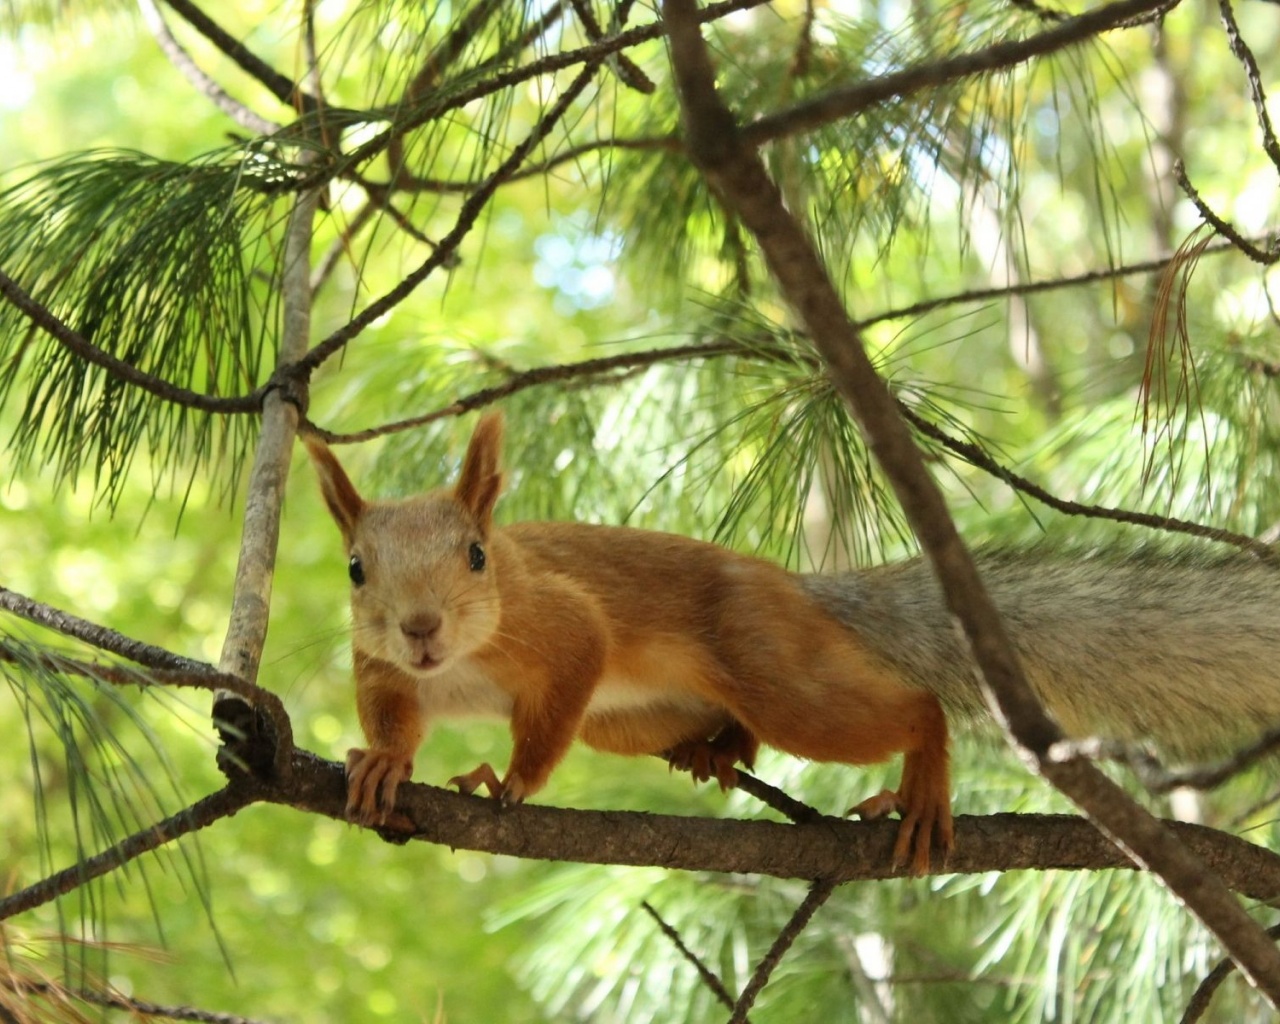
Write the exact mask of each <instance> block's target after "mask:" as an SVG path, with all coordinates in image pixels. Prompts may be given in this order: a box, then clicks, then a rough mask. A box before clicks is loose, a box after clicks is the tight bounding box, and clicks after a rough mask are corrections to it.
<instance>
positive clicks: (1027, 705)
mask: <svg viewBox="0 0 1280 1024" xmlns="http://www.w3.org/2000/svg"><path fill="white" fill-rule="evenodd" d="M1139 6H1140V5H1139V4H1136V3H1133V2H1132V0H1130V2H1127V3H1121V4H1116V5H1112V7H1111V8H1109V10H1111V11H1112V12H1113V13H1114V12H1115V11H1116V10H1121V9H1123V10H1125V12H1126V17H1127V16H1131V15H1133V14H1136V13H1140V11H1139V10H1136V9H1135V8H1138V7H1139ZM695 13H696V6H695V4H694V3H693V0H665V2H664V4H663V18H664V21H665V22H666V24H667V26H668V32H669V36H670V39H671V55H672V64H673V67H674V71H675V78H676V83H677V90H678V93H679V96H680V103H681V109H682V112H683V117H684V122H685V125H686V136H687V140H688V143H687V144H688V148H689V151H690V154H691V157H692V158H693V160H694V161H695V163H696V164H697V165H698V166H699V168H700V169H701V170H702V172H703V173H704V174H705V175H706V177H707V179H708V181H709V183H710V184H711V186H712V187H713V188H715V189H716V190H717V192H718V193H719V194H720V195H721V197H722V198H723V199H724V201H725V202H726V204H727V205H728V206H729V208H730V209H732V210H734V211H735V212H736V213H737V214H738V215H739V216H740V217H741V219H742V221H743V223H744V224H745V225H746V226H747V227H748V228H749V229H750V230H751V231H752V233H753V234H754V235H755V236H756V238H757V240H758V241H759V243H760V246H761V249H762V250H763V252H764V255H765V259H766V262H767V263H768V265H769V269H770V272H771V274H772V275H773V277H774V278H775V279H776V280H777V282H778V284H779V285H780V287H781V289H782V292H783V294H784V296H785V297H786V299H787V301H788V303H789V304H790V305H791V306H792V307H793V308H794V309H795V311H796V313H797V314H798V316H799V317H800V319H801V321H802V322H803V323H804V324H805V326H806V328H807V329H808V331H809V333H810V335H811V337H812V338H813V341H814V344H815V346H816V347H817V348H818V350H819V352H820V353H821V354H822V357H823V359H824V361H825V362H826V363H827V364H828V366H829V367H830V370H831V374H832V377H833V380H834V382H835V384H836V387H837V388H838V389H839V390H840V392H841V393H842V394H843V395H844V397H845V399H846V400H847V401H848V403H849V405H850V407H851V408H852V409H853V410H854V412H855V415H856V416H857V418H858V420H859V422H860V424H861V426H862V429H863V431H864V433H865V434H866V435H867V438H868V443H869V445H870V447H871V449H872V451H873V452H874V453H875V455H876V458H877V460H878V461H879V463H880V466H881V468H882V469H883V471H884V473H885V475H886V476H887V477H888V478H889V480H890V482H891V483H892V485H893V487H894V490H895V492H896V493H897V495H898V499H899V501H900V502H901V503H902V506H903V510H904V512H905V513H906V515H907V517H908V519H909V520H910V522H911V525H912V528H913V529H914V531H915V533H916V536H917V537H918V538H919V540H920V543H921V546H922V548H923V549H924V552H925V554H926V555H927V557H928V558H929V560H930V562H931V563H932V564H933V566H934V569H935V572H936V574H937V577H938V580H939V583H940V584H941V586H942V589H943V593H944V595H945V598H946V601H947V606H948V608H949V609H950V611H951V613H952V614H953V615H954V616H956V618H957V619H958V620H959V622H960V624H961V626H962V628H963V629H964V632H965V634H966V636H967V638H968V640H969V644H970V647H971V650H972V653H973V656H974V660H975V661H976V663H977V665H978V668H979V670H980V672H981V674H982V677H983V680H984V686H985V691H986V693H987V699H988V701H989V702H991V703H992V704H993V706H994V708H995V709H996V710H997V711H998V714H999V716H1000V720H1001V721H1002V722H1003V723H1004V724H1005V726H1006V728H1007V731H1008V733H1009V734H1010V735H1011V736H1012V737H1013V738H1014V739H1015V740H1016V741H1017V743H1018V745H1019V746H1020V747H1021V748H1022V749H1023V750H1025V751H1026V752H1027V753H1028V754H1030V755H1031V756H1032V757H1033V758H1034V759H1035V763H1036V764H1037V767H1038V768H1039V770H1040V772H1041V773H1042V774H1043V775H1044V776H1045V777H1046V778H1047V779H1048V780H1049V781H1050V782H1051V783H1052V784H1053V785H1054V786H1056V787H1057V788H1058V789H1059V790H1061V791H1062V792H1063V793H1064V794H1066V795H1067V796H1068V797H1070V798H1071V799H1072V800H1073V801H1074V802H1076V803H1077V805H1078V806H1080V807H1081V808H1083V809H1084V810H1085V811H1086V813H1088V815H1089V817H1090V819H1091V820H1092V821H1093V822H1095V823H1096V824H1097V825H1098V827H1099V828H1101V829H1103V830H1104V831H1105V832H1106V833H1107V834H1109V835H1110V836H1112V837H1114V838H1115V840H1116V842H1117V844H1118V845H1121V846H1123V848H1124V849H1126V850H1128V851H1131V853H1132V855H1133V856H1134V857H1135V859H1136V860H1138V861H1139V862H1140V863H1142V864H1143V865H1144V866H1145V867H1146V868H1148V869H1149V870H1151V871H1153V872H1154V873H1155V874H1157V875H1158V876H1159V877H1160V879H1161V880H1162V881H1163V882H1164V883H1165V884H1166V885H1168V886H1169V887H1170V888H1171V889H1172V890H1173V891H1174V892H1175V893H1177V894H1178V895H1179V896H1180V897H1181V898H1182V899H1183V900H1184V901H1185V903H1186V904H1187V906H1188V908H1189V909H1190V910H1192V912H1194V913H1195V914H1196V915H1197V916H1198V917H1199V918H1200V920H1201V921H1202V922H1204V924H1205V925H1206V926H1207V927H1208V928H1209V929H1210V930H1211V931H1213V933H1214V934H1215V935H1216V936H1217V937H1218V939H1219V940H1220V941H1221V942H1222V943H1223V944H1224V946H1225V948H1226V949H1227V950H1228V951H1229V952H1230V954H1231V956H1232V958H1233V959H1235V960H1236V961H1237V962H1238V963H1240V964H1241V965H1242V967H1243V969H1244V970H1246V972H1247V973H1248V974H1249V976H1250V977H1251V979H1252V980H1253V981H1254V983H1255V984H1257V985H1258V986H1259V988H1260V989H1261V990H1262V991H1263V992H1264V993H1265V994H1266V996H1267V998H1268V999H1269V1000H1270V1001H1271V1002H1272V1004H1273V1005H1276V1006H1278V1007H1280V953H1278V952H1277V950H1276V949H1275V947H1274V946H1273V945H1272V943H1271V942H1270V941H1269V940H1268V939H1267V937H1266V936H1265V935H1264V934H1263V933H1262V931H1261V929H1260V928H1258V926H1257V925H1256V923H1255V922H1254V921H1253V920H1252V919H1251V918H1249V916H1248V915H1247V914H1246V913H1244V911H1243V910H1242V909H1241V908H1240V906H1239V905H1238V904H1237V903H1236V902H1235V900H1234V898H1233V897H1232V896H1231V894H1230V893H1229V892H1228V890H1227V888H1226V886H1224V885H1223V884H1221V882H1220V880H1218V879H1215V878H1214V877H1213V876H1212V874H1211V873H1209V872H1207V871H1206V869H1205V866H1204V865H1203V864H1201V863H1200V862H1199V861H1198V860H1197V858H1196V857H1195V856H1194V854H1192V853H1191V852H1190V851H1189V850H1187V849H1186V848H1185V847H1184V846H1182V845H1181V844H1179V843H1178V842H1177V840H1176V839H1175V838H1173V837H1172V836H1171V835H1170V834H1169V833H1168V832H1167V831H1166V830H1165V829H1163V828H1162V827H1161V825H1160V823H1159V822H1157V821H1156V819H1155V818H1153V817H1151V816H1150V815H1148V814H1146V812H1144V811H1143V810H1142V809H1141V808H1140V807H1139V806H1138V805H1137V804H1136V803H1135V802H1134V801H1133V800H1131V799H1130V798H1129V797H1128V796H1127V795H1126V794H1125V793H1124V792H1123V791H1122V790H1121V789H1120V788H1119V787H1118V786H1116V785H1115V784H1114V783H1112V782H1111V781H1110V780H1109V779H1108V778H1107V777H1106V776H1105V775H1103V774H1102V773H1101V772H1100V771H1099V770H1098V768H1097V767H1096V766H1095V765H1094V764H1093V763H1092V762H1090V761H1088V760H1087V759H1083V758H1077V759H1074V760H1071V761H1068V762H1065V763H1060V762H1054V761H1052V760H1050V759H1049V758H1048V757H1047V756H1046V752H1047V751H1048V750H1049V748H1050V747H1051V746H1052V745H1053V744H1054V743H1056V742H1059V741H1061V740H1062V739H1063V738H1064V737H1063V734H1062V732H1061V730H1060V729H1059V728H1058V726H1057V725H1056V724H1055V723H1054V722H1053V721H1052V719H1050V718H1049V717H1048V716H1047V715H1046V713H1045V711H1044V708H1043V707H1042V705H1041V704H1040V702H1039V700H1038V699H1037V698H1036V696H1035V694H1034V692H1033V691H1032V690H1031V687H1030V686H1029V684H1028V683H1027V680H1026V677H1025V676H1024V674H1023V672H1022V669H1021V666H1020V665H1019V663H1018V661H1017V659H1016V657H1015V656H1014V654H1013V652H1012V648H1011V646H1010V643H1009V639H1008V636H1007V635H1006V633H1005V630H1004V627H1003V624H1002V622H1001V620H1000V616H999V613H998V612H997V610H996V608H995V605H994V603H993V602H992V601H991V598H990V595H989V594H988V593H987V591H986V588H985V587H984V586H983V584H982V580H981V578H980V577H979V575H978V572H977V569H976V567H975V565H974V562H973V559H972V558H971V556H970V555H969V553H968V551H967V550H966V549H965V547H964V544H963V542H962V541H961V539H960V536H959V534H958V533H957V532H956V528H955V524H954V523H953V522H952V520H951V517H950V514H949V512H948V510H947V507H946V503H945V501H944V500H943V498H942V495H941V492H940V491H939V490H938V488H937V486H936V484H935V483H934V482H933V480H932V479H931V478H930V476H929V474H928V472H927V470H926V469H925V466H924V462H923V459H922V457H921V454H920V452H919V450H918V449H917V448H916V445H915V442H914V441H913V439H912V435H911V432H910V430H909V428H908V427H907V424H906V422H905V421H904V420H903V419H902V417H901V416H900V415H899V413H898V411H897V408H896V404H895V401H894V398H893V396H892V394H891V393H890V391H889V389H888V387H887V386H886V384H885V383H884V381H883V380H881V379H880V377H879V376H878V374H877V373H876V371H875V368H874V366H873V365H872V364H871V361H870V360H869V358H868V357H867V354H866V352H865V350H864V348H863V345H862V339H861V337H860V336H859V334H858V332H857V331H856V329H854V328H853V326H852V324H851V323H850V320H849V317H848V314H847V313H846V311H845V308H844V306H843V304H842V302H841V301H840V298H839V296H838V295H837V293H836V290H835V288H834V286H833V285H832V283H831V281H830V278H829V276H828V274H827V271H826V268H825V266H824V265H823V263H822V261H821V259H820V258H819V256H818V254H817V252H816V250H815V249H814V247H813V245H812V243H811V242H810V240H809V238H808V236H807V235H806V233H805V232H804V230H803V228H802V227H801V226H800V225H799V224H798V223H797V221H796V220H795V219H794V217H793V216H792V214H791V213H790V212H789V211H788V210H787V209H786V208H785V206H784V205H783V203H782V200H781V196H780V194H779V192H778V190H777V187H776V186H775V185H774V183H773V182H772V181H771V180H770V178H769V177H768V174H767V172H766V171H765V168H764V165H763V163H762V162H761V161H760V159H759V157H758V155H757V154H756V153H755V151H754V150H750V149H748V148H747V145H746V144H745V143H744V141H743V140H742V139H741V137H740V136H739V132H738V128H737V125H736V123H735V121H734V117H733V115H732V113H731V112H730V111H729V110H728V108H727V107H725V106H724V104H723V102H722V101H721V99H720V97H719V95H718V93H717V91H716V86H715V72H714V70H713V68H712V65H711V62H710V58H709V56H708V53H707V48H706V45H705V43H704V42H703V39H702V37H701V34H700V31H699V28H698V25H697V22H696V20H695V18H694V15H695ZM1086 17H1087V16H1086ZM1077 21H1078V19H1077ZM814 877H825V876H814Z"/></svg>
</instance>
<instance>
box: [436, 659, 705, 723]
mask: <svg viewBox="0 0 1280 1024" xmlns="http://www.w3.org/2000/svg"><path fill="white" fill-rule="evenodd" d="M647 682H648V681H647V680H641V679H635V678H631V677H627V676H605V677H604V678H603V679H601V680H600V682H599V683H598V684H597V685H596V688H595V690H594V692H593V693H592V695H591V700H590V702H589V703H588V705H587V709H586V713H587V714H588V715H598V714H608V713H610V712H628V711H643V710H645V709H646V708H654V707H659V706H661V707H670V706H672V705H673V704H674V705H677V706H681V707H686V708H687V709H688V710H695V709H702V708H706V707H708V706H709V705H707V702H706V701H704V700H703V699H702V698H700V697H698V696H696V695H695V694H692V693H687V692H683V693H682V692H680V691H678V690H676V691H672V690H671V689H669V688H668V689H666V690H662V689H657V688H654V687H653V686H652V685H651V684H650V685H646V683H647ZM418 696H419V699H420V700H421V701H422V709H423V711H424V712H426V714H427V715H429V716H431V717H435V716H437V715H444V716H447V717H455V716H464V715H481V716H489V717H496V718H508V717H510V715H511V708H512V704H513V698H512V696H511V694H510V693H509V692H508V691H507V690H505V689H503V688H502V687H501V686H499V685H498V684H497V683H496V682H495V681H494V680H493V678H492V677H491V676H490V675H489V674H488V673H486V672H485V671H483V670H482V669H481V668H479V667H478V666H476V665H475V664H473V663H472V662H468V661H462V662H459V663H458V664H456V665H454V666H452V667H450V668H448V669H446V670H445V671H444V672H440V673H438V674H436V675H433V676H429V677H428V678H426V679H420V680H419V681H418Z"/></svg>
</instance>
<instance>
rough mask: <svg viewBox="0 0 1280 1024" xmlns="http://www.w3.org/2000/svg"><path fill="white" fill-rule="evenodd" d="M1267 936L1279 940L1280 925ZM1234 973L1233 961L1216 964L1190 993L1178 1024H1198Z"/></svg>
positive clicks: (1273, 927) (1268, 931)
mask: <svg viewBox="0 0 1280 1024" xmlns="http://www.w3.org/2000/svg"><path fill="white" fill-rule="evenodd" d="M1267 935H1268V936H1269V937H1270V938H1272V939H1280V925H1272V926H1271V927H1270V928H1268V929H1267ZM1235 971H1236V964H1235V961H1234V960H1230V959H1224V960H1222V961H1220V962H1219V963H1218V965H1217V966H1216V967H1214V969H1213V970H1212V971H1210V972H1209V973H1208V974H1206V975H1205V976H1204V977H1203V978H1202V979H1201V980H1200V984H1199V985H1197V986H1196V990H1195V992H1194V993H1192V996H1191V999H1190V1001H1188V1003H1187V1008H1186V1009H1185V1010H1184V1011H1183V1013H1182V1017H1181V1018H1180V1020H1179V1022H1178V1024H1198V1022H1199V1021H1201V1020H1203V1019H1204V1015H1205V1014H1206V1013H1208V1012H1209V1006H1210V1004H1211V1003H1212V1002H1213V995H1214V993H1215V992H1217V991H1218V989H1219V988H1221V987H1222V983H1223V982H1224V981H1226V980H1227V979H1228V978H1229V977H1231V975H1232V974H1234V973H1235Z"/></svg>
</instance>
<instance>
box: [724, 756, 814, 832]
mask: <svg viewBox="0 0 1280 1024" xmlns="http://www.w3.org/2000/svg"><path fill="white" fill-rule="evenodd" d="M737 773H738V782H737V785H736V786H734V788H735V789H740V790H742V792H744V793H746V794H748V795H749V796H753V797H755V798H756V799H757V800H759V801H760V802H761V803H762V804H764V805H765V806H766V807H772V808H773V809H774V810H775V811H777V812H778V813H779V814H781V815H783V816H784V817H787V818H790V819H791V820H792V821H794V822H795V823H796V824H797V825H807V824H810V823H812V822H815V821H821V820H822V819H824V818H827V817H828V815H825V814H823V813H822V812H821V811H819V810H817V809H816V808H813V807H810V806H809V805H808V804H806V803H804V802H803V801H801V800H797V799H796V798H795V797H793V796H791V795H790V794H789V793H786V792H784V791H783V790H781V789H779V788H778V787H777V786H773V785H770V784H769V783H767V782H765V781H764V780H763V779H759V778H757V777H756V776H754V775H752V774H751V773H750V772H746V771H743V770H742V769H741V768H738V769H737ZM832 820H836V819H832Z"/></svg>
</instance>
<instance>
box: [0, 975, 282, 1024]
mask: <svg viewBox="0 0 1280 1024" xmlns="http://www.w3.org/2000/svg"><path fill="white" fill-rule="evenodd" d="M0 985H4V986H6V987H7V988H8V989H9V990H10V991H12V992H15V993H17V994H18V995H22V996H37V997H38V996H51V997H53V998H56V999H57V1000H59V1001H61V1002H66V1001H68V1000H77V1001H79V1002H82V1003H89V1004H90V1005H92V1006H102V1007H106V1008H107V1009H109V1010H125V1011H127V1012H128V1013H130V1014H132V1015H133V1016H135V1017H155V1018H158V1019H161V1020H181V1021H193V1022H195V1024H262V1022H261V1021H257V1020H255V1019H254V1018H251V1017H241V1016H240V1015H239V1014H236V1013H220V1012H218V1011H216V1010H201V1009H199V1008H198V1007H194V1006H164V1005H161V1004H160V1003H152V1002H149V1001H148V1000H145V999H134V998H132V997H131V996H126V995H122V994H121V993H119V992H111V991H94V990H93V989H87V988H80V989H70V988H67V987H65V986H63V985H55V984H53V983H52V982H47V981H27V980H25V979H24V980H21V981H18V980H14V979H8V980H0ZM3 1012H4V1009H3V1007H0V1014H3ZM3 1019H4V1018H3V1017H2V1016H0V1020H3Z"/></svg>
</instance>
